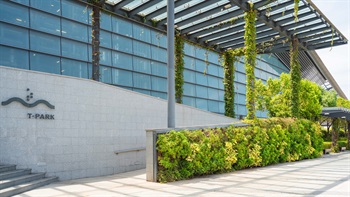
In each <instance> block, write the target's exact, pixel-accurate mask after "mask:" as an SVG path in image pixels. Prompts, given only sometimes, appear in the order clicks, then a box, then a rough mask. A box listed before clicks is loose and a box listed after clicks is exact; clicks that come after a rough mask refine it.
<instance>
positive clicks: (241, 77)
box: [236, 72, 247, 83]
mask: <svg viewBox="0 0 350 197" xmlns="http://www.w3.org/2000/svg"><path fill="white" fill-rule="evenodd" d="M236 74H237V75H236V76H237V78H236V81H238V82H241V83H246V80H247V79H246V75H245V74H242V73H238V72H237V73H236Z"/></svg>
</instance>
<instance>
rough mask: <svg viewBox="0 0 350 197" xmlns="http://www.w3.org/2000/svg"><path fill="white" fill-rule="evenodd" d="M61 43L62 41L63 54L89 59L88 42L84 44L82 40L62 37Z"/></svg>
mask: <svg viewBox="0 0 350 197" xmlns="http://www.w3.org/2000/svg"><path fill="white" fill-rule="evenodd" d="M61 43H62V56H64V57H70V58H74V59H78V60H84V61H88V49H87V44H83V43H81V42H77V41H72V40H67V39H63V38H62V39H61ZM89 54H90V53H89Z"/></svg>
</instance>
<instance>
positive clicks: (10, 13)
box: [0, 0, 29, 27]
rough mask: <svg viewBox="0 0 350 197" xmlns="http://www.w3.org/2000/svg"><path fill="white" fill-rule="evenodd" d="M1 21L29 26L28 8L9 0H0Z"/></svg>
mask: <svg viewBox="0 0 350 197" xmlns="http://www.w3.org/2000/svg"><path fill="white" fill-rule="evenodd" d="M0 21H6V22H9V23H12V24H16V25H20V26H25V27H28V24H29V12H28V8H27V7H24V6H21V5H18V4H16V3H11V2H8V1H4V0H1V1H0Z"/></svg>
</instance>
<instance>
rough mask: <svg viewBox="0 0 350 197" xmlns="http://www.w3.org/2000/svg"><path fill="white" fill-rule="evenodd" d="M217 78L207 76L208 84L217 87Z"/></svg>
mask: <svg viewBox="0 0 350 197" xmlns="http://www.w3.org/2000/svg"><path fill="white" fill-rule="evenodd" d="M219 81H220V80H219V78H217V77H212V76H208V86H209V87H213V88H219Z"/></svg>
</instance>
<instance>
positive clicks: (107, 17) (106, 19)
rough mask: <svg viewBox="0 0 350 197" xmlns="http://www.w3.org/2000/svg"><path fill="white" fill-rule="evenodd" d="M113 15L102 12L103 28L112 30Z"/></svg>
mask: <svg viewBox="0 0 350 197" xmlns="http://www.w3.org/2000/svg"><path fill="white" fill-rule="evenodd" d="M111 24H112V15H111V14H108V13H105V12H101V29H105V30H108V31H112V25H111Z"/></svg>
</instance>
